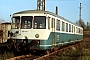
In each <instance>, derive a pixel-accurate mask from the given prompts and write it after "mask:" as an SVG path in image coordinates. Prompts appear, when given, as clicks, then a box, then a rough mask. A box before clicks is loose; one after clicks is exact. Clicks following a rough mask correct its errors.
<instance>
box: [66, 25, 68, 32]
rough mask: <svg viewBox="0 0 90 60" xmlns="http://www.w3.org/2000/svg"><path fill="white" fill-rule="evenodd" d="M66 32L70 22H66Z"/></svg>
mask: <svg viewBox="0 0 90 60" xmlns="http://www.w3.org/2000/svg"><path fill="white" fill-rule="evenodd" d="M66 32H68V23H66Z"/></svg>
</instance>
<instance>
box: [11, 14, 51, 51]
mask: <svg viewBox="0 0 90 60" xmlns="http://www.w3.org/2000/svg"><path fill="white" fill-rule="evenodd" d="M49 34H50V31H48V29H47V20H46V16H45V14H43V13H27V14H26V13H22V14H21V13H20V14H14V15H13V16H12V24H11V30H10V39H11V40H13V42H14V43H17V44H16V45H18V46H21V45H23V44H26V47H29V48H30V49H41V50H45V49H47V48H46V45H47V43H49V42H48V37H49ZM26 47H25V48H26ZM17 48H18V47H17ZM18 49H19V48H18Z"/></svg>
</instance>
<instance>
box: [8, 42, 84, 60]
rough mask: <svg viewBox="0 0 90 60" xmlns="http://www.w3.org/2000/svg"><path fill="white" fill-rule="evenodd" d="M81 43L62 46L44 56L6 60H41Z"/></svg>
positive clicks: (29, 55)
mask: <svg viewBox="0 0 90 60" xmlns="http://www.w3.org/2000/svg"><path fill="white" fill-rule="evenodd" d="M81 42H83V41H81ZM81 42H77V43H74V44H68V45H65V46H62V47H60V48H59V49H58V50H55V51H54V52H52V53H49V54H46V55H42V56H41V55H32V54H28V55H22V56H17V57H14V58H10V59H7V60H43V59H45V58H46V57H49V56H51V55H53V54H55V53H58V52H63V51H65V49H68V48H71V47H73V46H75V45H78V44H80V43H81Z"/></svg>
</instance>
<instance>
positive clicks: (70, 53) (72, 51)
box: [52, 41, 90, 60]
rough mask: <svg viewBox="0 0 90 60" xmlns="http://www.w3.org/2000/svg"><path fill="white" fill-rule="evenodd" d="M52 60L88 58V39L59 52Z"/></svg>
mask: <svg viewBox="0 0 90 60" xmlns="http://www.w3.org/2000/svg"><path fill="white" fill-rule="evenodd" d="M52 60H90V41H89V42H82V43H81V44H79V45H77V46H75V47H71V48H69V49H66V50H64V51H63V52H59V53H57V54H56V55H54V57H53V58H52Z"/></svg>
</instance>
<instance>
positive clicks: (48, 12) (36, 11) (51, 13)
mask: <svg viewBox="0 0 90 60" xmlns="http://www.w3.org/2000/svg"><path fill="white" fill-rule="evenodd" d="M27 13H44V14H50V15H53V16H56V17H58V18H60V19H63V20H65V21H67V22H70V23H72V24H74V25H76V24H75V23H73V22H71V21H69V20H67V19H65V18H64V17H61V16H59V15H57V14H55V13H53V12H50V11H41V10H40V11H39V10H25V11H20V12H16V13H14V14H27ZM14 14H13V15H14ZM76 26H79V25H76ZM79 27H80V26H79Z"/></svg>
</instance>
